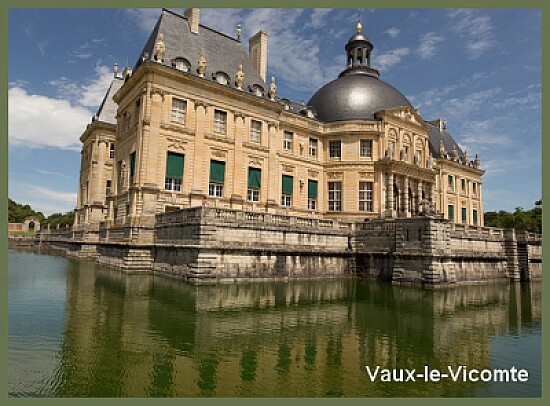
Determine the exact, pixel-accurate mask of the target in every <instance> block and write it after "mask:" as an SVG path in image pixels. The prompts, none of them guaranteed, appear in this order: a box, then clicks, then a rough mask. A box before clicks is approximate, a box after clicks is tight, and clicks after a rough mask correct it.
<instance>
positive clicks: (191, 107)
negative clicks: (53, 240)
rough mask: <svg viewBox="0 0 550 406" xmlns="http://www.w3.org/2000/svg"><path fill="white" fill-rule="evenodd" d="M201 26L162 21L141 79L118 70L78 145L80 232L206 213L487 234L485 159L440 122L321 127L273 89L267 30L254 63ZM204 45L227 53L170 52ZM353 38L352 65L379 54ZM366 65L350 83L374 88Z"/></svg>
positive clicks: (410, 118) (392, 116)
mask: <svg viewBox="0 0 550 406" xmlns="http://www.w3.org/2000/svg"><path fill="white" fill-rule="evenodd" d="M199 17H200V13H199V11H198V10H197V9H190V10H188V12H186V14H185V17H183V16H179V15H176V14H174V13H172V12H170V11H167V10H164V11H163V12H162V15H161V16H160V18H159V22H158V24H157V26H156V27H155V30H154V31H153V33H152V34H151V37H150V39H149V41H148V43H147V45H146V46H145V48H144V52H143V54H142V56H141V58H140V60H139V61H138V63H137V65H136V67H135V68H134V69H133V70H132V69H129V68H127V69H125V71H124V72H123V73H122V74H121V75H120V74H119V73H118V68H117V69H115V73H114V79H113V83H112V85H111V87H110V89H109V91H108V93H107V95H106V98H105V100H104V102H103V104H102V107H101V108H100V111H99V112H98V115H97V116H96V119H95V120H94V121H93V122H92V124H90V125H89V126H88V128H87V129H86V131H85V133H84V134H83V136H82V137H81V140H82V143H83V146H82V164H81V171H80V185H79V188H78V202H77V216H75V225H86V224H94V223H99V222H101V221H106V220H108V221H118V222H125V223H131V224H139V223H140V222H141V221H145V222H146V221H147V220H146V218H147V217H148V216H152V215H154V214H156V213H162V212H165V211H170V210H174V209H180V208H190V207H196V206H199V205H202V204H208V205H209V206H210V207H219V208H231V209H242V210H247V211H258V212H265V213H273V214H282V215H287V214H292V215H298V216H310V217H312V218H319V219H339V220H344V221H362V220H363V219H365V218H369V219H377V218H378V219H380V218H410V217H414V216H416V215H417V214H419V213H421V212H433V211H437V212H439V213H442V214H443V215H444V217H445V218H450V219H451V220H453V221H454V222H455V223H457V224H470V225H480V226H482V225H483V200H482V193H481V186H482V181H481V176H482V175H483V171H482V170H481V169H480V168H479V165H480V164H479V159H477V157H476V159H475V160H470V158H469V156H468V153H467V152H463V151H461V150H460V149H459V147H458V146H457V144H456V142H454V140H453V139H452V137H451V136H450V134H448V133H447V132H446V127H445V123H444V121H443V120H436V121H426V120H424V119H423V118H422V117H421V116H420V114H419V112H418V111H416V110H415V109H414V108H412V107H411V106H410V103H409V102H408V101H407V100H406V99H405V98H404V97H403V101H402V102H396V103H397V104H398V105H395V106H394V105H387V106H384V107H383V108H382V109H380V110H377V111H376V112H375V113H374V115H373V116H372V117H370V118H369V117H367V118H362V119H346V120H337V121H331V120H328V121H327V120H323V119H322V118H320V117H318V114H317V111H316V109H315V107H313V106H304V105H301V104H296V103H293V102H291V101H289V100H287V99H284V98H281V97H278V96H275V89H276V86H275V82H274V79H273V81H272V84H271V85H268V84H267V83H266V81H265V79H266V69H267V38H268V37H267V34H266V33H265V32H264V31H260V32H259V33H258V34H256V35H255V36H253V37H252V38H251V39H250V44H249V45H250V49H249V54H248V55H247V54H246V53H244V51H243V50H242V47H241V45H240V34H238V37H237V38H230V37H227V36H225V35H223V34H221V33H217V32H215V31H213V30H211V29H210V28H207V27H204V26H202V25H200V24H199ZM359 34H360V35H362V33H359ZM359 34H358V35H359ZM178 36H179V37H178ZM202 36H204V38H205V40H206V39H208V41H210V43H217V44H219V46H220V48H221V49H224V50H225V51H224V52H226V53H227V55H225V54H224V55H221V54H219V52H218V51H215V50H214V49H203V50H202V51H201V52H200V55H199V54H197V55H195V54H192V53H191V51H189V49H191V48H192V47H187V48H185V47H184V48H181V47H180V45H177V46H176V45H175V44H176V43H180V42H182V43H184V44H187V42H189V44H194V42H193V41H197V38H202ZM357 38H358V37H356V36H354V37H352V39H353V41H352V39H350V42H349V43H348V45H346V50H347V52H348V53H350V52H352V53H353V52H356V51H357V50H356V49H355V48H354V47H357V46H363V45H365V44H366V45H369V44H370V42H368V39H366V37H364V36H361V37H360V38H363V39H361V40H358V39H357ZM185 41H187V42H185ZM361 41H363V42H364V43H365V44H363V42H361ZM171 44H172V45H171ZM357 44H359V45H357ZM195 45H196V44H195ZM181 46H182V47H183V45H181ZM193 46H194V45H193ZM178 47H180V48H178ZM365 49H366V48H365ZM370 49H372V44H370ZM197 52H198V51H197ZM369 52H370V51H369ZM367 56H368V61H367V60H363V61H362V62H361V64H358V65H357V66H356V65H353V66H351V67H348V69H347V70H346V71H345V72H348V71H349V72H351V73H353V74H354V75H355V74H356V73H357V72H363V71H365V72H367V74H366V76H368V77H369V78H371V76H375V77H376V78H377V77H378V71H376V70H375V69H373V68H370V53H369V54H368V55H367ZM352 60H353V61H356V60H357V58H355V59H354V58H352ZM355 63H356V62H353V64H355ZM366 63H368V64H369V66H367V65H365V64H366ZM229 69H232V70H231V71H229ZM345 72H344V73H345ZM369 75H370V76H369ZM356 76H357V75H356ZM359 76H361V75H359ZM363 76H365V75H363ZM371 79H372V78H371ZM369 80H370V79H369ZM376 80H378V79H376ZM388 86H389V85H388ZM312 100H313V99H312ZM394 104H395V103H394ZM401 104H402V105H401ZM365 107H369V106H365ZM109 112H111V113H112V116H113V117H110V116H109Z"/></svg>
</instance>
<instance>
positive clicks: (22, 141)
mask: <svg viewBox="0 0 550 406" xmlns="http://www.w3.org/2000/svg"><path fill="white" fill-rule="evenodd" d="M91 116H92V112H91V111H89V110H88V109H86V108H84V107H81V106H72V105H71V104H70V103H69V102H68V101H67V100H60V99H53V98H49V97H46V96H41V95H36V94H29V93H27V91H26V90H25V89H23V88H20V87H12V88H11V89H9V91H8V142H9V143H10V144H11V145H20V146H25V147H30V148H45V147H50V148H60V149H67V150H74V151H79V150H80V140H79V136H80V134H82V132H83V131H84V129H85V128H86V124H87V123H89V122H90V118H91Z"/></svg>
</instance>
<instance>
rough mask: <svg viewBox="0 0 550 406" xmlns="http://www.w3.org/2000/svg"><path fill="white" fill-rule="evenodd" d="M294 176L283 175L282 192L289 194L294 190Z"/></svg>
mask: <svg viewBox="0 0 550 406" xmlns="http://www.w3.org/2000/svg"><path fill="white" fill-rule="evenodd" d="M293 181H294V178H293V177H292V176H288V175H283V194H285V195H291V194H292V192H293V191H294V185H293Z"/></svg>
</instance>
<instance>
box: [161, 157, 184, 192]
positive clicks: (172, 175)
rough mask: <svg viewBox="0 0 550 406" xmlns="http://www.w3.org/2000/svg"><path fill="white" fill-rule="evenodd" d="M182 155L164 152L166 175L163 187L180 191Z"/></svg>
mask: <svg viewBox="0 0 550 406" xmlns="http://www.w3.org/2000/svg"><path fill="white" fill-rule="evenodd" d="M184 159H185V157H184V155H182V154H176V153H175V152H168V153H167V154H166V176H165V178H164V189H165V190H173V191H175V192H181V181H182V179H183V163H184Z"/></svg>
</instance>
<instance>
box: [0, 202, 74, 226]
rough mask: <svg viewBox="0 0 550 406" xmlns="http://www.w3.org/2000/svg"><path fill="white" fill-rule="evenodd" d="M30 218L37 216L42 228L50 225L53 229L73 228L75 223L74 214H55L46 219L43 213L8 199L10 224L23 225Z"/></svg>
mask: <svg viewBox="0 0 550 406" xmlns="http://www.w3.org/2000/svg"><path fill="white" fill-rule="evenodd" d="M29 216H35V217H36V218H38V219H39V221H40V224H41V228H43V229H44V228H46V227H47V226H48V224H50V227H51V228H56V227H57V225H58V224H59V226H60V227H65V226H72V225H73V221H74V212H72V211H71V212H68V213H65V214H62V213H54V214H52V215H51V216H48V217H45V216H44V214H42V213H41V212H36V211H34V210H33V209H32V208H31V206H29V205H28V204H25V205H22V204H19V203H17V202H15V201H13V200H11V199H9V198H8V222H9V223H23V222H24V221H25V219H26V218H27V217H29Z"/></svg>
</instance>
